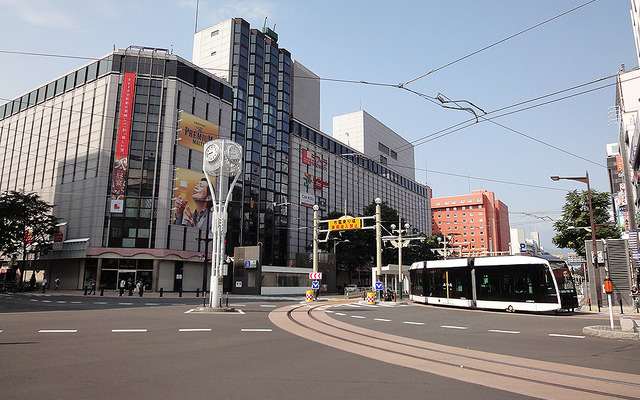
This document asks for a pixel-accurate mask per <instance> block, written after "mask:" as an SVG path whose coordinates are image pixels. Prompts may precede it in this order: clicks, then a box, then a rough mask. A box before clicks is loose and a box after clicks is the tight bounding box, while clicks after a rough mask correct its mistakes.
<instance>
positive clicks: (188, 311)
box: [184, 308, 195, 314]
mask: <svg viewBox="0 0 640 400" xmlns="http://www.w3.org/2000/svg"><path fill="white" fill-rule="evenodd" d="M194 310H195V309H194V308H192V309H191V310H187V311H185V312H184V313H185V314H189V313H191V312H193V311H194Z"/></svg>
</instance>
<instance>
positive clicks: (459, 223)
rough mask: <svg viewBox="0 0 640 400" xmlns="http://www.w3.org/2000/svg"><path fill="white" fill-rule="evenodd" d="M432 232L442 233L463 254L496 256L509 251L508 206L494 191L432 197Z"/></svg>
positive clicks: (435, 233) (476, 191)
mask: <svg viewBox="0 0 640 400" xmlns="http://www.w3.org/2000/svg"><path fill="white" fill-rule="evenodd" d="M431 218H432V220H431V224H432V227H433V229H432V233H433V234H434V235H443V236H445V237H446V238H448V242H449V243H451V245H453V246H454V247H459V248H460V251H461V253H462V254H468V255H495V254H502V253H507V254H508V252H509V238H510V230H509V209H508V207H507V206H506V204H504V203H503V202H501V201H500V200H498V199H496V197H495V194H494V193H493V192H488V191H486V190H474V191H472V192H471V194H467V195H459V196H450V197H438V198H432V199H431Z"/></svg>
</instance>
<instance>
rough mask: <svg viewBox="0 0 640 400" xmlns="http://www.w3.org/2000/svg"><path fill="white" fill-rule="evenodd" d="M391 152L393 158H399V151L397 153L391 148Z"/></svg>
mask: <svg viewBox="0 0 640 400" xmlns="http://www.w3.org/2000/svg"><path fill="white" fill-rule="evenodd" d="M389 153H390V156H391V158H393V159H394V160H397V159H398V153H396V152H395V151H393V150H389Z"/></svg>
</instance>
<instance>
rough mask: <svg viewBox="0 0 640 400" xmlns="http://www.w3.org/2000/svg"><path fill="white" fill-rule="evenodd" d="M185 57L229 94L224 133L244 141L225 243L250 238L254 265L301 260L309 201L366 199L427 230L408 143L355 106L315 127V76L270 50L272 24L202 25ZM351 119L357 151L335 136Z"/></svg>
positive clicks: (335, 206)
mask: <svg viewBox="0 0 640 400" xmlns="http://www.w3.org/2000/svg"><path fill="white" fill-rule="evenodd" d="M193 62H194V63H195V64H196V65H198V66H200V67H202V68H204V69H206V70H208V71H210V72H211V73H213V74H216V75H218V76H220V77H221V78H224V79H227V80H228V81H229V82H231V84H232V86H233V87H234V91H235V97H236V98H235V101H234V107H233V116H234V118H233V125H232V138H233V139H234V140H235V141H237V142H238V143H240V144H242V145H243V146H244V147H245V159H246V161H245V176H244V182H243V188H242V199H241V201H240V202H238V203H235V204H232V206H230V213H231V215H230V218H231V219H230V223H229V232H230V235H228V245H230V246H231V247H236V246H255V245H258V244H260V246H261V251H262V264H263V265H265V266H294V265H297V264H298V263H299V260H302V259H305V257H306V258H307V259H308V257H307V256H308V252H309V249H310V248H311V246H312V243H313V241H312V235H311V233H312V232H311V231H310V230H309V229H308V228H309V226H310V225H309V224H310V221H311V220H312V206H313V205H314V204H318V205H319V206H320V208H321V213H322V214H323V215H324V214H326V213H328V212H331V211H343V210H344V209H345V208H346V209H347V210H348V212H351V213H356V214H357V213H360V212H362V209H363V208H364V207H365V206H367V205H369V204H371V203H372V202H373V200H374V199H375V198H376V197H380V198H382V199H383V201H386V202H387V203H388V204H389V205H390V206H391V207H394V208H396V209H397V210H398V211H399V212H402V216H403V218H405V219H407V220H408V221H410V223H411V224H412V225H413V226H414V227H415V228H417V229H421V230H422V231H423V232H428V231H429V230H430V224H429V222H430V219H429V218H428V215H429V211H428V209H429V204H428V198H429V190H428V188H426V187H425V186H422V185H419V184H418V183H416V182H415V181H414V177H415V167H414V165H413V163H414V158H413V146H411V145H410V144H409V143H408V142H407V141H406V140H404V139H403V138H402V137H400V136H399V135H397V134H396V133H394V132H393V131H391V130H390V129H389V128H387V127H386V126H384V125H383V124H382V123H381V122H379V121H377V120H376V119H375V118H373V117H372V116H370V115H369V114H367V113H365V112H357V113H353V114H349V116H348V118H345V117H344V116H341V117H336V122H335V123H334V133H333V138H332V137H331V136H329V135H327V134H324V133H322V132H321V130H320V80H319V79H318V76H317V75H316V74H314V73H313V72H312V71H311V70H309V69H308V68H306V67H305V66H303V65H302V64H301V63H300V62H298V61H295V60H292V57H291V54H290V53H289V51H287V50H286V49H283V48H281V47H279V46H278V36H277V34H276V33H275V32H274V31H273V30H271V29H269V28H263V29H261V30H258V29H252V28H251V27H250V25H249V23H248V22H247V21H245V20H243V19H241V18H233V19H229V20H226V21H223V22H221V23H218V24H216V25H214V26H211V27H208V28H205V29H202V30H201V31H198V32H196V33H195V35H194V49H193ZM353 118H357V119H360V120H361V122H360V124H359V127H358V129H357V130H353V135H354V137H355V135H357V136H358V137H359V138H360V140H361V141H363V142H366V143H367V146H366V147H363V146H359V145H356V144H350V143H348V140H345V139H344V135H342V132H343V129H342V128H341V126H344V124H343V123H341V121H343V122H345V123H347V122H348V120H351V119H353ZM336 139H337V140H336ZM381 149H384V151H383V150H381ZM381 152H383V153H384V154H385V157H382V156H381V154H382V153H381ZM387 158H388V162H387ZM235 198H236V197H234V199H235ZM238 199H239V197H238ZM301 256H303V257H301Z"/></svg>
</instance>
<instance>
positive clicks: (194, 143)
mask: <svg viewBox="0 0 640 400" xmlns="http://www.w3.org/2000/svg"><path fill="white" fill-rule="evenodd" d="M178 119H179V120H180V122H179V124H178V129H179V130H178V144H179V145H180V146H184V147H188V148H190V149H193V150H198V151H202V150H203V147H204V144H205V143H207V142H210V141H212V140H215V139H217V138H218V133H219V128H218V125H216V124H214V123H211V122H209V121H205V120H204V119H202V118H198V117H196V116H193V115H191V114H187V113H186V112H184V111H180V113H179V116H178Z"/></svg>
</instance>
